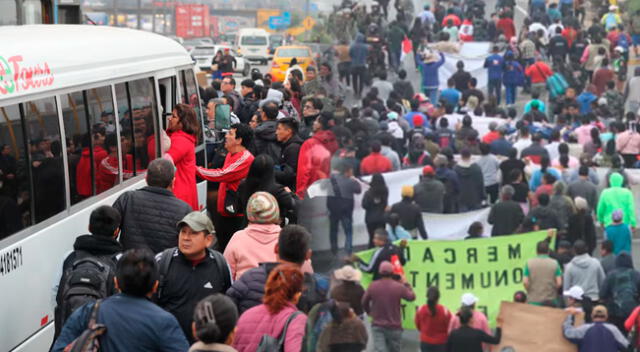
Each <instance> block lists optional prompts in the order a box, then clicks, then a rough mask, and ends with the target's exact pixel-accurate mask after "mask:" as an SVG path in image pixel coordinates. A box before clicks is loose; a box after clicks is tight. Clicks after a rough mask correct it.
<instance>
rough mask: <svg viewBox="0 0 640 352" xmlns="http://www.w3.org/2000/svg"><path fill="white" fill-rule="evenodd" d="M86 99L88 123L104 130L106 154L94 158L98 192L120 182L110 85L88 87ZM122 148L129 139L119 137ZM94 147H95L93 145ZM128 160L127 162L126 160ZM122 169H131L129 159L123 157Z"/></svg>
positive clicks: (127, 144) (127, 146) (126, 146)
mask: <svg viewBox="0 0 640 352" xmlns="http://www.w3.org/2000/svg"><path fill="white" fill-rule="evenodd" d="M84 93H85V94H84V95H85V99H86V101H87V105H86V106H87V112H88V118H89V125H91V126H93V127H95V128H96V129H100V130H102V129H104V131H105V132H106V134H105V139H104V143H103V148H104V150H105V151H106V152H107V154H108V156H107V157H105V158H102V160H95V163H96V165H97V168H96V173H95V175H96V194H100V193H102V192H104V191H106V190H108V189H110V188H111V187H113V186H115V185H117V184H118V183H120V168H119V164H118V157H119V153H118V137H117V135H116V121H115V116H114V113H113V99H112V97H111V87H100V88H93V89H89V90H87V91H85V92H84ZM120 141H121V146H122V149H123V150H127V149H129V146H131V141H130V140H128V139H126V138H124V137H121V138H120ZM94 148H95V147H94ZM127 161H128V162H127ZM122 166H123V169H124V170H133V169H132V168H131V167H132V166H133V165H132V162H131V161H130V159H124V161H123V163H122Z"/></svg>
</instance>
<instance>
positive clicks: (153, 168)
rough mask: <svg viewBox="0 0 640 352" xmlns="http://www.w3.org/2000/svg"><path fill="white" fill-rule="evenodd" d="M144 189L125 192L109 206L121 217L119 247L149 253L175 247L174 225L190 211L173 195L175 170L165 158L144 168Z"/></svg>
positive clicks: (175, 234)
mask: <svg viewBox="0 0 640 352" xmlns="http://www.w3.org/2000/svg"><path fill="white" fill-rule="evenodd" d="M146 180H147V186H146V187H143V188H141V189H138V190H135V191H129V192H125V193H123V194H122V195H120V196H119V197H118V199H116V201H115V202H114V203H113V207H114V208H115V209H116V210H118V212H119V213H120V215H121V223H120V229H121V232H120V238H119V240H120V243H122V246H123V248H124V249H125V250H126V249H131V248H148V249H150V250H151V251H152V252H153V253H159V252H162V251H163V250H165V249H167V248H171V247H175V246H177V245H178V232H177V231H176V223H177V222H178V221H179V220H180V219H182V218H183V217H184V216H185V215H187V214H189V213H190V212H191V211H192V210H191V207H190V206H189V204H187V203H185V202H184V201H182V200H180V199H178V198H177V197H176V196H175V195H174V194H173V188H174V184H175V182H176V178H175V168H174V166H173V164H172V163H171V162H170V161H168V160H166V159H156V160H154V161H152V162H151V163H149V166H148V167H147V175H146Z"/></svg>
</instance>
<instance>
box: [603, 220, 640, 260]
mask: <svg viewBox="0 0 640 352" xmlns="http://www.w3.org/2000/svg"><path fill="white" fill-rule="evenodd" d="M623 218H624V214H623V213H622V210H620V209H616V210H614V211H613V213H612V214H611V220H612V221H613V222H612V223H611V224H610V225H609V226H607V227H605V229H604V238H605V239H607V240H609V241H611V242H613V254H615V255H619V254H620V253H621V252H623V251H624V252H627V253H631V239H632V237H633V236H632V233H631V229H630V228H629V225H627V224H625V223H623V222H622V220H623Z"/></svg>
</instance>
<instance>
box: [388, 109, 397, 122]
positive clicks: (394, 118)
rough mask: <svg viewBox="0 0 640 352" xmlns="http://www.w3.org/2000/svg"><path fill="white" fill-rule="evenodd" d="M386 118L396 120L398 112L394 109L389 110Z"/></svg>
mask: <svg viewBox="0 0 640 352" xmlns="http://www.w3.org/2000/svg"><path fill="white" fill-rule="evenodd" d="M387 118H388V119H389V120H397V119H398V113H397V112H395V111H391V112H389V113H388V114H387Z"/></svg>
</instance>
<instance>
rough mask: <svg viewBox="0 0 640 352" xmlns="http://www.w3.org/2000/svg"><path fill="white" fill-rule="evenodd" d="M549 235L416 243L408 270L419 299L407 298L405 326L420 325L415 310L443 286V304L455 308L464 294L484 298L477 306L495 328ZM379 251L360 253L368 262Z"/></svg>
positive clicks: (366, 280)
mask: <svg viewBox="0 0 640 352" xmlns="http://www.w3.org/2000/svg"><path fill="white" fill-rule="evenodd" d="M546 237H547V231H538V232H531V233H527V234H519V235H511V236H501V237H495V238H480V239H473V240H462V241H428V240H427V241H421V240H418V241H410V242H409V246H408V247H407V263H406V264H405V266H404V272H405V276H406V278H407V281H408V282H409V283H410V284H411V286H413V290H414V292H415V293H416V300H415V301H414V302H403V306H402V307H403V311H402V316H403V326H404V328H405V329H415V325H414V322H413V320H414V315H415V312H416V310H417V309H418V307H420V306H421V305H423V304H426V302H427V288H428V287H430V286H437V287H438V288H439V289H440V297H441V298H440V303H441V304H443V305H445V306H446V307H447V308H449V309H450V310H451V311H452V312H456V311H457V310H458V308H459V307H460V298H461V297H462V294H464V293H467V292H471V293H473V294H474V295H476V297H478V303H477V304H476V309H478V310H480V311H482V312H484V313H485V314H486V315H487V317H488V319H489V323H490V325H491V326H492V327H493V326H494V325H495V321H496V317H497V314H498V311H499V309H500V302H502V301H512V300H513V294H514V293H515V292H516V291H521V290H524V286H523V285H522V279H523V275H524V266H525V264H526V262H527V260H528V259H530V258H533V257H535V256H536V245H537V243H538V242H539V241H542V240H544V239H545V238H546ZM373 251H374V250H367V251H363V252H359V253H358V254H357V255H358V256H359V257H360V258H362V259H363V260H364V261H366V262H368V261H369V259H370V258H371V256H372V255H373ZM370 283H371V275H363V279H362V284H363V286H364V287H365V288H366V287H368V286H369V284H370Z"/></svg>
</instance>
